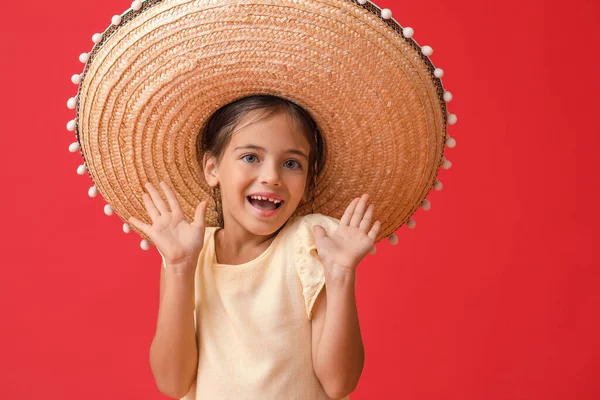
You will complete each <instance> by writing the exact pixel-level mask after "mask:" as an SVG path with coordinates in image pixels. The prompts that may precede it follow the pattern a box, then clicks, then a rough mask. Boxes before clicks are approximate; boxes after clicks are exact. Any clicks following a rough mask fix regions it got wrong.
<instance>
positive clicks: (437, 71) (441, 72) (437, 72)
mask: <svg viewBox="0 0 600 400" xmlns="http://www.w3.org/2000/svg"><path fill="white" fill-rule="evenodd" d="M433 76H435V77H436V78H441V77H443V76H444V70H443V69H441V68H436V69H434V70H433Z"/></svg>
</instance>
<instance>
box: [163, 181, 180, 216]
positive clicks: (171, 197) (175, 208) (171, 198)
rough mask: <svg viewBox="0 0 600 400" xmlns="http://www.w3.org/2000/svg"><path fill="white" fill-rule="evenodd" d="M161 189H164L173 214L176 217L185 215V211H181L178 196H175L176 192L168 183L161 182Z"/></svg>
mask: <svg viewBox="0 0 600 400" xmlns="http://www.w3.org/2000/svg"><path fill="white" fill-rule="evenodd" d="M160 187H161V188H162V190H163V192H164V193H165V196H166V197H167V201H168V202H169V207H170V208H171V211H172V212H173V214H174V216H181V215H183V211H182V210H181V206H180V205H179V201H178V200H177V196H175V192H173V190H172V189H171V187H170V186H169V185H168V184H167V183H166V182H163V181H161V182H160Z"/></svg>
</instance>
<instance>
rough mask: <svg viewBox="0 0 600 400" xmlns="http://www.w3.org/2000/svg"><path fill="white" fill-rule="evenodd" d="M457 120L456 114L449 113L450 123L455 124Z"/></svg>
mask: <svg viewBox="0 0 600 400" xmlns="http://www.w3.org/2000/svg"><path fill="white" fill-rule="evenodd" d="M456 122H458V117H457V116H456V114H448V125H454V124H456Z"/></svg>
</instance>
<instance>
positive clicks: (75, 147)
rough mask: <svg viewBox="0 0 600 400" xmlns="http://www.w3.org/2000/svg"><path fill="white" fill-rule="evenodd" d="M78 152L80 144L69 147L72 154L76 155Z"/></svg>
mask: <svg viewBox="0 0 600 400" xmlns="http://www.w3.org/2000/svg"><path fill="white" fill-rule="evenodd" d="M77 150H79V142H73V143H71V144H70V145H69V151H70V152H71V153H75V152H76V151H77Z"/></svg>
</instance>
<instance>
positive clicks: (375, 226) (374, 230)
mask: <svg viewBox="0 0 600 400" xmlns="http://www.w3.org/2000/svg"><path fill="white" fill-rule="evenodd" d="M380 229H381V222H379V221H375V223H374V224H373V227H372V228H371V230H370V231H369V233H368V234H367V236H369V237H370V238H371V239H372V240H375V239H376V238H377V235H379V230H380Z"/></svg>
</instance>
